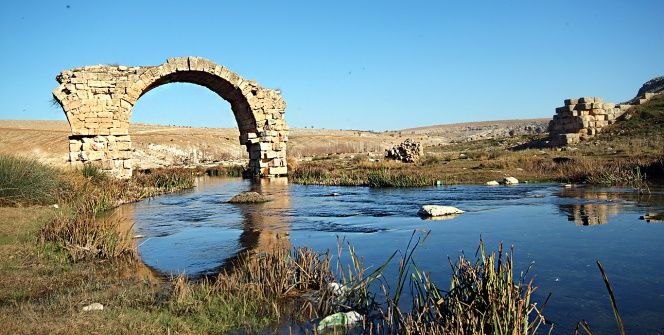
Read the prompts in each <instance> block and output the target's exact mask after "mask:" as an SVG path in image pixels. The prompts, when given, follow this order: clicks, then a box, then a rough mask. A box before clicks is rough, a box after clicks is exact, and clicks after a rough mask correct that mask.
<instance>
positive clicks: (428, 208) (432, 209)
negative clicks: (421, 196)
mask: <svg viewBox="0 0 664 335" xmlns="http://www.w3.org/2000/svg"><path fill="white" fill-rule="evenodd" d="M462 213H464V211H462V210H460V209H458V208H456V207H452V206H437V205H424V206H422V208H420V211H419V212H418V214H419V215H421V216H426V217H436V216H446V215H455V214H462Z"/></svg>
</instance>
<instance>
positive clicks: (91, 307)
mask: <svg viewBox="0 0 664 335" xmlns="http://www.w3.org/2000/svg"><path fill="white" fill-rule="evenodd" d="M103 310H104V305H102V304H100V303H98V302H95V303H92V304H89V305H87V306H85V307H83V312H90V311H103Z"/></svg>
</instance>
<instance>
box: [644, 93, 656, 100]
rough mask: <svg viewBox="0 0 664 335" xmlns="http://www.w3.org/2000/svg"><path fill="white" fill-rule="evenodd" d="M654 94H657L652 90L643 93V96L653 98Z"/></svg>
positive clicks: (648, 98)
mask: <svg viewBox="0 0 664 335" xmlns="http://www.w3.org/2000/svg"><path fill="white" fill-rule="evenodd" d="M654 96H655V93H652V92H646V93H645V94H643V97H644V98H645V99H647V100H650V99H652V97H654Z"/></svg>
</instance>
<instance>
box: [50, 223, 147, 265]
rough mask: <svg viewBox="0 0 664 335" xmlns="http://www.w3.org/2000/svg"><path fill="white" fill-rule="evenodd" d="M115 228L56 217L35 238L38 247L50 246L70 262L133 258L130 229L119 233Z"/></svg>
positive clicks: (133, 249)
mask: <svg viewBox="0 0 664 335" xmlns="http://www.w3.org/2000/svg"><path fill="white" fill-rule="evenodd" d="M119 226H120V225H119V224H118V223H116V222H113V221H110V220H99V221H97V220H95V218H94V217H91V216H90V217H84V216H72V217H68V216H66V215H64V214H60V215H58V216H56V217H55V218H54V219H53V220H52V221H50V222H49V223H48V224H47V225H46V226H44V227H43V228H42V229H41V231H40V234H39V236H40V240H41V242H42V243H46V242H52V243H55V244H56V245H57V246H59V247H61V248H63V249H64V250H66V251H67V253H68V254H69V256H70V257H71V259H72V260H73V261H79V260H83V259H112V258H116V257H120V256H129V257H134V256H136V248H135V246H134V244H133V242H132V236H131V235H130V233H131V229H130V230H128V231H126V232H120V231H119V230H118V227H119Z"/></svg>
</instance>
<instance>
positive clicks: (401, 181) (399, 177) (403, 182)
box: [367, 170, 433, 187]
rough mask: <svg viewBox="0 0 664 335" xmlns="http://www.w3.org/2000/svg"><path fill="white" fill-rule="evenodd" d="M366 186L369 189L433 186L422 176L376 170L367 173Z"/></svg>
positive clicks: (431, 182)
mask: <svg viewBox="0 0 664 335" xmlns="http://www.w3.org/2000/svg"><path fill="white" fill-rule="evenodd" d="M367 184H368V186H369V187H421V186H431V185H433V180H430V179H429V178H427V177H424V176H422V175H415V174H404V173H393V172H390V171H388V170H378V171H372V172H371V173H369V176H368V179H367Z"/></svg>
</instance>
